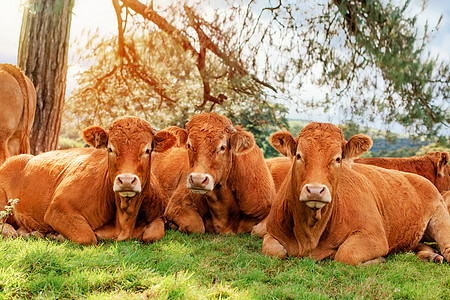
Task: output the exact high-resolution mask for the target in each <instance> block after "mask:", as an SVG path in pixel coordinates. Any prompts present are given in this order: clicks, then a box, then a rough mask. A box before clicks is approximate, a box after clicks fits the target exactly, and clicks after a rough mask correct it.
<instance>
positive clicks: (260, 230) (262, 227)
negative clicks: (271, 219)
mask: <svg viewBox="0 0 450 300" xmlns="http://www.w3.org/2000/svg"><path fill="white" fill-rule="evenodd" d="M266 220H267V218H265V219H264V220H262V221H261V222H259V223H258V224H256V225H255V226H253V228H252V232H251V234H253V235H256V236H258V237H259V238H263V237H264V235H265V234H266V233H267V229H266Z"/></svg>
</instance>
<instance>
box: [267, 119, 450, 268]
mask: <svg viewBox="0 0 450 300" xmlns="http://www.w3.org/2000/svg"><path fill="white" fill-rule="evenodd" d="M270 140H271V144H272V145H273V146H274V147H275V149H277V150H278V151H279V152H280V153H281V154H283V155H285V156H287V157H288V158H289V160H290V169H289V172H288V174H287V178H286V180H285V181H284V182H283V183H282V185H281V187H280V189H279V191H278V193H277V196H276V198H275V201H274V203H272V208H271V211H270V214H269V216H268V217H267V232H268V233H267V234H266V235H265V236H264V242H263V250H262V251H263V253H265V254H269V255H276V256H280V257H285V256H286V255H292V256H296V257H304V256H307V257H311V258H314V259H317V260H321V259H325V258H332V259H335V260H337V261H340V262H343V263H346V264H352V265H357V264H361V263H372V262H377V261H379V260H380V258H381V257H383V256H385V255H387V254H390V253H396V252H402V251H408V250H412V249H414V248H415V247H416V246H417V245H418V244H419V241H420V240H421V239H422V238H424V237H425V238H428V239H430V240H434V241H436V242H437V244H438V246H439V248H440V250H441V252H442V255H443V256H444V257H445V259H446V260H447V261H448V260H450V215H449V213H448V211H447V208H446V207H445V205H444V202H443V199H442V196H441V195H440V193H439V191H438V190H437V189H436V187H435V186H433V184H432V183H431V182H430V181H429V180H426V179H425V178H423V177H422V176H418V175H416V174H411V173H405V172H399V171H396V170H388V169H382V168H379V167H375V166H370V165H363V164H353V165H352V166H350V165H348V164H347V163H345V162H343V160H349V159H352V158H356V157H358V156H359V155H361V154H363V153H364V152H366V151H367V150H368V149H370V147H371V146H372V140H371V139H370V138H369V137H367V136H365V135H362V134H359V135H355V136H353V137H352V138H350V139H349V141H348V142H347V141H345V140H344V137H343V134H342V131H341V130H340V129H338V128H337V127H336V126H334V125H331V124H323V123H311V124H309V125H308V126H306V127H305V128H303V130H302V131H301V133H300V134H299V136H298V137H296V138H294V137H293V136H292V135H291V134H290V133H289V132H279V133H275V134H274V135H272V136H271V139H270Z"/></svg>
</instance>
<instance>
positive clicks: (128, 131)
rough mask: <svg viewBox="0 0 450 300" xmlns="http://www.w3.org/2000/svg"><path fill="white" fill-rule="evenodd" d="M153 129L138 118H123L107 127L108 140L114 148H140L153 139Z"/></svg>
mask: <svg viewBox="0 0 450 300" xmlns="http://www.w3.org/2000/svg"><path fill="white" fill-rule="evenodd" d="M153 131H154V129H153V128H152V127H151V126H150V124H149V123H148V122H147V121H145V120H143V119H140V118H136V117H124V118H120V119H118V120H116V121H115V122H113V123H112V124H111V126H110V127H109V133H108V139H109V141H110V143H112V144H114V145H115V146H116V147H119V148H121V147H130V146H134V147H142V144H147V143H149V141H151V139H152V137H153Z"/></svg>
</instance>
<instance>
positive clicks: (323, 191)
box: [300, 183, 331, 202]
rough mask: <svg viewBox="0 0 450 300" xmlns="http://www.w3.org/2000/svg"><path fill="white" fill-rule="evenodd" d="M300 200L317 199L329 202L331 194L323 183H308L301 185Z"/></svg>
mask: <svg viewBox="0 0 450 300" xmlns="http://www.w3.org/2000/svg"><path fill="white" fill-rule="evenodd" d="M300 200H302V201H309V200H318V201H323V202H330V201H331V194H330V191H329V190H328V187H327V186H326V185H324V184H319V183H308V184H305V185H304V186H303V189H302V192H301V193H300Z"/></svg>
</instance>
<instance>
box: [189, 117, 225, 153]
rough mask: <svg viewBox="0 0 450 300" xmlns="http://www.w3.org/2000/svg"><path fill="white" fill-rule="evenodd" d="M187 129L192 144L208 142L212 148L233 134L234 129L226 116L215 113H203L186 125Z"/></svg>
mask: <svg viewBox="0 0 450 300" xmlns="http://www.w3.org/2000/svg"><path fill="white" fill-rule="evenodd" d="M186 129H187V131H188V137H189V140H190V142H191V143H195V144H203V143H205V142H206V143H207V144H209V145H211V146H216V145H217V144H218V143H220V142H221V141H222V140H223V139H224V138H226V137H227V136H228V135H229V134H230V133H231V132H233V130H234V127H233V125H232V124H231V121H230V120H229V119H228V118H226V117H224V116H221V115H218V114H215V113H201V114H199V115H195V116H193V117H192V118H191V120H190V121H189V122H188V123H187V124H186Z"/></svg>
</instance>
